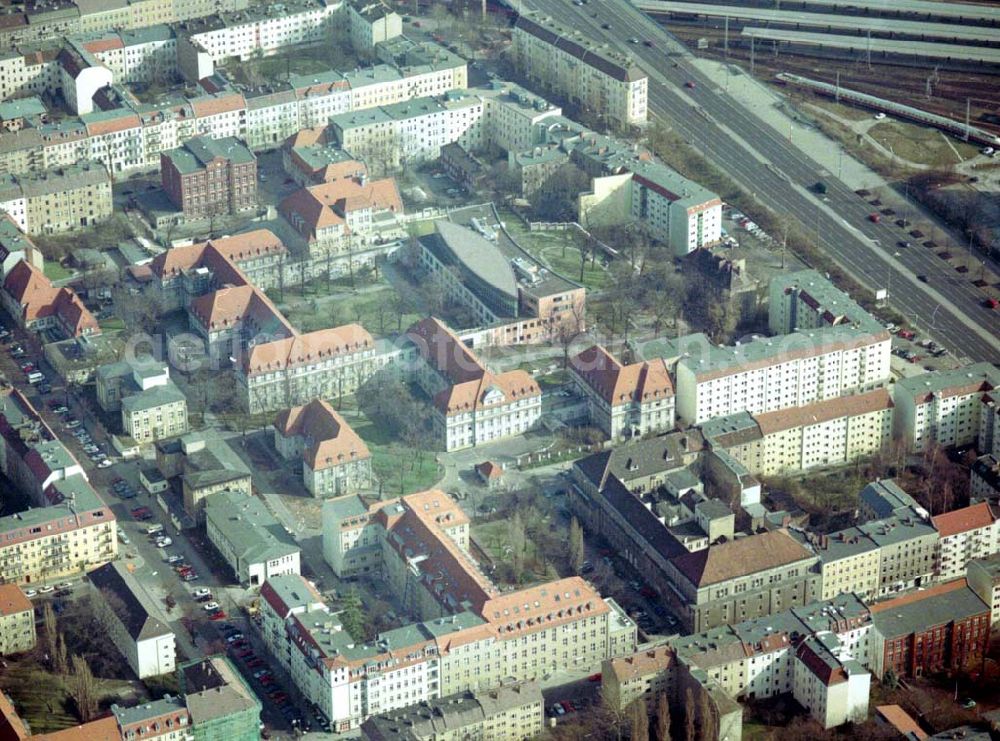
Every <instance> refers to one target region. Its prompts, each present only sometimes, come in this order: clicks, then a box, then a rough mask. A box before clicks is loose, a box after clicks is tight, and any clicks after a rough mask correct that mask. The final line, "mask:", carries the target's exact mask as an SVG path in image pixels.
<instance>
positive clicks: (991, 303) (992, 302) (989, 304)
mask: <svg viewBox="0 0 1000 741" xmlns="http://www.w3.org/2000/svg"><path fill="white" fill-rule="evenodd" d="M983 306H985V307H986V308H987V309H995V308H997V307H998V306H1000V301H997V300H996V299H995V298H988V299H985V300H984V301H983Z"/></svg>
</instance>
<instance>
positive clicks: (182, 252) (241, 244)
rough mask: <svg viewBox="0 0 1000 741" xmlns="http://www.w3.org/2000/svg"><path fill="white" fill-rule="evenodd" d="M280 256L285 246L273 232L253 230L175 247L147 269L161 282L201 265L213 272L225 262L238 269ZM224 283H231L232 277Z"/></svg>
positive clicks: (162, 253) (156, 259)
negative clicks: (244, 265)
mask: <svg viewBox="0 0 1000 741" xmlns="http://www.w3.org/2000/svg"><path fill="white" fill-rule="evenodd" d="M280 252H286V249H285V245H284V243H283V242H282V241H281V240H280V239H279V238H278V237H277V235H275V233H274V232H272V231H271V230H270V229H255V230H253V231H250V232H244V233H243V234H234V235H233V236H230V237H223V238H222V239H210V240H208V241H205V242H198V243H196V244H192V245H188V246H185V247H174V248H172V249H169V250H166V251H164V252H161V253H160V254H158V255H157V256H156V257H154V258H153V260H152V261H151V262H150V263H149V267H150V269H151V270H152V271H153V273H154V275H156V276H157V277H158V278H160V279H161V280H162V279H164V278H167V277H171V276H174V275H177V274H179V273H182V272H184V271H187V270H191V269H193V268H196V267H201V266H202V265H203V264H204V265H206V266H207V267H211V268H213V269H216V270H217V269H218V268H219V267H221V266H222V265H223V263H227V262H231V263H235V264H236V266H237V267H238V266H239V264H240V263H241V262H244V261H246V260H253V259H256V258H259V257H262V256H264V255H269V254H276V253H280ZM224 280H225V281H226V282H233V278H232V277H231V276H228V277H226V278H225V279H224ZM244 281H245V279H244Z"/></svg>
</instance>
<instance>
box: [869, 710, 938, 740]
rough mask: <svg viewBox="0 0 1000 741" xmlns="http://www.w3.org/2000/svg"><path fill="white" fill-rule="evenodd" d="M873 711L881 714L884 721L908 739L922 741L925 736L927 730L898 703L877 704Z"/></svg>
mask: <svg viewBox="0 0 1000 741" xmlns="http://www.w3.org/2000/svg"><path fill="white" fill-rule="evenodd" d="M875 713H876V714H877V715H880V716H882V718H883V719H884V720H885V722H886V723H888V724H889V725H891V726H892V727H893V728H895V729H896V730H897V731H899V733H900V734H901V735H903V736H905V737H906V738H908V739H915V741H924V739H926V738H927V732H926V731H925V730H924V729H923V728H921V727H920V726H919V725H917V721H915V720H914V719H913V716H911V715H910V714H909V713H907V712H906V711H905V710H903V708H901V707H900V706H899V705H878V706H876V708H875Z"/></svg>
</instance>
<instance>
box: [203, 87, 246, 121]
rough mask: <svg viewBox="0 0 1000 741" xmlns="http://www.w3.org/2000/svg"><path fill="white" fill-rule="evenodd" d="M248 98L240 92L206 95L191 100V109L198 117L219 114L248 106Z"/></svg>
mask: <svg viewBox="0 0 1000 741" xmlns="http://www.w3.org/2000/svg"><path fill="white" fill-rule="evenodd" d="M246 107H247V102H246V99H245V98H244V97H243V96H242V95H240V94H239V93H229V94H228V95H220V96H218V97H215V96H205V97H202V98H197V99H196V100H192V101H191V110H193V111H194V115H195V116H197V117H198V118H204V117H206V116H218V115H219V114H222V113H229V112H231V111H238V110H240V109H241V108H246Z"/></svg>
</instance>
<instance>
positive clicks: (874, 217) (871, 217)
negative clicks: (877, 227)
mask: <svg viewBox="0 0 1000 741" xmlns="http://www.w3.org/2000/svg"><path fill="white" fill-rule="evenodd" d="M868 221H870V222H871V223H873V224H878V223H879V222H880V221H882V214H880V213H871V214H868Z"/></svg>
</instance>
